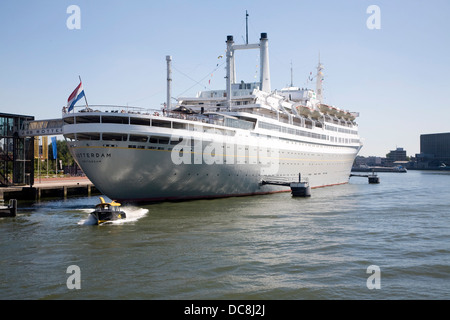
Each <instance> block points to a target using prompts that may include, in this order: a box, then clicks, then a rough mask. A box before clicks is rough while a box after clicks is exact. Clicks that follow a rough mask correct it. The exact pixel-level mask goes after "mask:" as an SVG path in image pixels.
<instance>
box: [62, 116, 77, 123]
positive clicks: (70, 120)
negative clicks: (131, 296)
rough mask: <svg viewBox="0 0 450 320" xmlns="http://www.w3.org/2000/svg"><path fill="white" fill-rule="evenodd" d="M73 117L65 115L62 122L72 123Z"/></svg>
mask: <svg viewBox="0 0 450 320" xmlns="http://www.w3.org/2000/svg"><path fill="white" fill-rule="evenodd" d="M74 119H75V118H74V117H66V118H64V124H73V123H74Z"/></svg>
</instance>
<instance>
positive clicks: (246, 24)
mask: <svg viewBox="0 0 450 320" xmlns="http://www.w3.org/2000/svg"><path fill="white" fill-rule="evenodd" d="M245 44H248V13H247V10H245Z"/></svg>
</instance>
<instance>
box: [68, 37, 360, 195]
mask: <svg viewBox="0 0 450 320" xmlns="http://www.w3.org/2000/svg"><path fill="white" fill-rule="evenodd" d="M240 50H259V54H260V81H259V82H253V83H244V82H237V81H236V70H235V55H236V53H237V52H238V51H240ZM171 61H172V57H171V56H166V62H167V101H166V103H165V106H164V108H160V109H158V110H151V109H144V108H136V107H128V106H126V107H125V106H91V105H89V106H87V105H85V106H77V107H75V108H74V109H73V110H72V111H70V112H68V111H66V110H64V111H63V116H62V117H63V122H64V124H63V135H64V137H65V139H66V141H67V144H68V146H69V149H70V152H71V154H72V155H73V157H74V159H75V160H76V162H77V163H78V165H79V166H80V167H81V168H82V170H83V171H84V173H85V174H86V176H87V177H88V178H89V179H90V180H91V181H92V183H94V184H95V186H96V187H97V188H98V189H99V190H100V191H101V192H102V193H103V194H104V195H106V196H107V197H109V198H111V199H114V200H118V201H121V202H153V201H167V200H169V201H170V200H187V199H204V198H220V197H232V196H244V195H258V194H269V193H275V192H285V191H290V188H289V187H288V186H283V185H278V184H276V183H270V182H293V181H298V180H299V177H300V179H301V180H303V181H307V182H308V183H309V185H310V186H311V187H312V188H317V187H325V186H333V185H339V184H345V183H348V180H349V177H350V171H351V167H352V164H353V161H354V159H355V157H356V155H357V153H358V151H359V150H360V148H361V147H362V143H361V139H360V137H359V133H358V125H357V123H356V122H355V117H357V116H358V114H357V113H353V112H349V111H346V110H343V109H340V108H337V107H334V106H331V105H327V104H324V103H323V95H322V80H323V65H322V64H321V63H320V61H319V64H318V66H317V75H316V88H315V90H312V89H307V88H298V87H294V86H292V85H291V86H289V87H287V88H283V89H280V90H272V89H271V83H270V70H269V48H268V37H267V34H266V33H261V37H260V39H259V42H257V43H254V44H248V43H247V44H235V42H234V40H233V36H227V40H226V77H225V79H226V87H225V89H224V90H208V91H201V92H199V93H197V95H196V96H195V97H179V98H178V99H177V103H171V87H172V71H171Z"/></svg>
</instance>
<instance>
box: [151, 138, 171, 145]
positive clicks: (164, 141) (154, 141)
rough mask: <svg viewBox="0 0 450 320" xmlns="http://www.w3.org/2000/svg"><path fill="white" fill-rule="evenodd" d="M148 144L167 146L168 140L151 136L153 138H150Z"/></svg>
mask: <svg viewBox="0 0 450 320" xmlns="http://www.w3.org/2000/svg"><path fill="white" fill-rule="evenodd" d="M150 143H160V144H168V143H169V138H167V137H158V136H153V137H150Z"/></svg>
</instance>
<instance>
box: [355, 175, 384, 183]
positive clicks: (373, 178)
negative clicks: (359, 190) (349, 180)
mask: <svg viewBox="0 0 450 320" xmlns="http://www.w3.org/2000/svg"><path fill="white" fill-rule="evenodd" d="M350 177H361V178H369V183H370V184H373V183H380V177H378V176H377V175H376V174H375V173H372V174H353V173H352V174H350Z"/></svg>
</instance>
